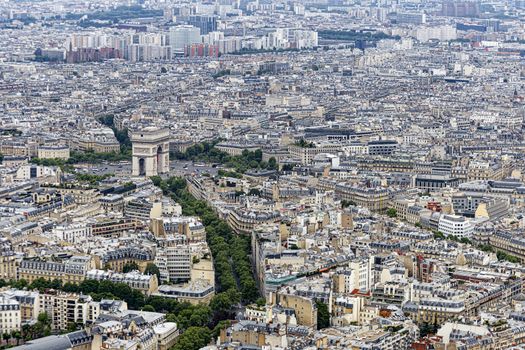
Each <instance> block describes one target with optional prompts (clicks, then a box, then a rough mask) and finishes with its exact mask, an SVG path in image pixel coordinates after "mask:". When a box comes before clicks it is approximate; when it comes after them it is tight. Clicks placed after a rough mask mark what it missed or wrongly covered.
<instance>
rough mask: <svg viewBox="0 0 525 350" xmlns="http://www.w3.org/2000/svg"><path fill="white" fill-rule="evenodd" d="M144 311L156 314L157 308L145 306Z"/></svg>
mask: <svg viewBox="0 0 525 350" xmlns="http://www.w3.org/2000/svg"><path fill="white" fill-rule="evenodd" d="M142 311H148V312H155V308H154V307H153V306H151V305H144V306H143V307H142Z"/></svg>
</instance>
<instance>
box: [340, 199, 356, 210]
mask: <svg viewBox="0 0 525 350" xmlns="http://www.w3.org/2000/svg"><path fill="white" fill-rule="evenodd" d="M351 205H352V206H355V205H356V204H355V202H354V201H348V200H346V199H343V200H342V201H341V208H343V209H345V208H348V207H349V206H351Z"/></svg>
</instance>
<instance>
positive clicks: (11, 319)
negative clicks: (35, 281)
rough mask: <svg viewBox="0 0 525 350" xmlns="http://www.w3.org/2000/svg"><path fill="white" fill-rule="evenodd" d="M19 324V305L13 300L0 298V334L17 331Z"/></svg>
mask: <svg viewBox="0 0 525 350" xmlns="http://www.w3.org/2000/svg"><path fill="white" fill-rule="evenodd" d="M21 323H22V317H21V313H20V303H19V302H18V301H16V300H15V299H10V298H7V297H5V296H0V332H2V334H5V333H11V332H13V331H19V330H20V329H21Z"/></svg>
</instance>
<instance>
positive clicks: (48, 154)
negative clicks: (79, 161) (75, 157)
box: [38, 145, 69, 160]
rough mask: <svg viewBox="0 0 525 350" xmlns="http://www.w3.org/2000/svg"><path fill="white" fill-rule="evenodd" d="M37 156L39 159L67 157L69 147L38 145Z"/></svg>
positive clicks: (64, 158)
mask: <svg viewBox="0 0 525 350" xmlns="http://www.w3.org/2000/svg"><path fill="white" fill-rule="evenodd" d="M38 158H40V159H63V160H68V159H69V147H68V146H63V145H59V146H39V147H38Z"/></svg>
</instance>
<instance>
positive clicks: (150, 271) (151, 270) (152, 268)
mask: <svg viewBox="0 0 525 350" xmlns="http://www.w3.org/2000/svg"><path fill="white" fill-rule="evenodd" d="M144 274H146V275H157V280H158V281H159V283H160V270H159V268H158V266H157V265H155V264H154V263H148V264H147V265H146V268H145V269H144Z"/></svg>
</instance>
